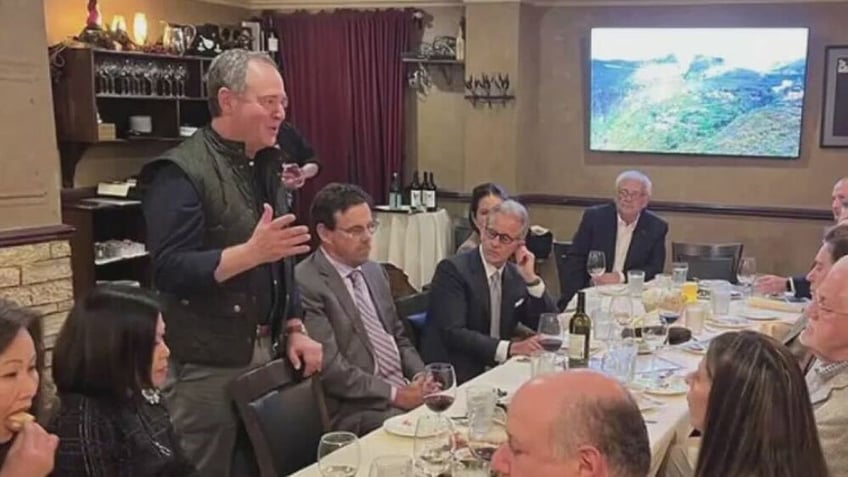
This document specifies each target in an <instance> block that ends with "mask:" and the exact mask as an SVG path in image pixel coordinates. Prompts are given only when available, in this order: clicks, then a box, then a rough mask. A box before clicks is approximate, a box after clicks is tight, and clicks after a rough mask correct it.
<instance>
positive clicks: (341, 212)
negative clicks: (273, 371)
mask: <svg viewBox="0 0 848 477" xmlns="http://www.w3.org/2000/svg"><path fill="white" fill-rule="evenodd" d="M371 202H372V201H371V197H369V196H368V194H366V193H365V192H364V191H363V190H362V189H360V188H359V187H357V186H355V185H351V184H329V185H327V186H326V187H324V188H323V189H321V191H319V192H318V194H317V195H316V196H315V199H314V200H313V202H312V206H311V211H310V215H311V219H312V225H313V227H314V230H315V232H317V234H318V237H319V238H320V239H321V246H320V247H319V248H318V250H316V251H315V252H314V253H312V255H310V256H309V257H308V258H306V259H305V260H304V261H303V262H301V263H300V264H298V266H297V268H296V269H295V276H296V279H297V283H298V285H299V286H300V287H301V288H300V293H301V300H302V302H303V311H304V322H305V324H306V329H307V330H308V332H309V335H310V337H312V338H313V339H315V340H317V341H318V342H319V343H321V344H322V345H323V346H324V363H323V366H322V369H323V372H322V375H321V382H322V384H323V386H324V391H325V393H326V394H327V407H328V410H329V412H330V418H331V424H332V427H333V428H334V429H336V430H347V431H351V432H354V433H356V434H359V435H362V434H365V433H368V432H370V431H372V430H373V429H376V428H377V427H379V426H380V425H382V423H383V421H384V420H385V419H386V418H387V417H390V416H393V415H396V414H401V413H403V412H404V411H406V410H409V409H413V408H415V407H418V406H420V405H421V403H422V397H423V394H422V391H423V390H422V383H421V381H420V380H415V382H413V383H409V381H407V378H410V379H412V378H413V377H414V376H415V374H417V373H418V372H419V371H422V370H423V369H424V363H423V362H422V361H421V358H420V357H419V356H418V352H417V351H415V347H414V346H413V345H412V343H411V342H410V340H409V339H408V338H407V337H406V336H405V335H404V329H403V325H402V324H401V322H400V319H399V318H398V316H397V310H396V309H395V305H394V301H393V300H392V295H391V290H390V288H389V280H388V276H387V275H386V273H385V272H384V271H383V268H382V267H381V266H380V265H379V264H377V263H375V262H372V261H369V259H368V256H369V254H370V252H371V238H372V236H373V234H374V231H375V230H376V228H377V225H378V223H377V221H375V220H374V218H373V216H372V215H371Z"/></svg>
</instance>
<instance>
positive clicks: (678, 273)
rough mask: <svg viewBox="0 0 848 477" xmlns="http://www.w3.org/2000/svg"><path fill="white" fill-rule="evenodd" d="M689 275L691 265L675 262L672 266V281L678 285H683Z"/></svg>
mask: <svg viewBox="0 0 848 477" xmlns="http://www.w3.org/2000/svg"><path fill="white" fill-rule="evenodd" d="M687 275H689V264H688V263H687V262H674V263H672V264H671V281H672V282H673V283H674V284H675V285H677V286H680V285H683V284H684V283H685V282H686V277H687Z"/></svg>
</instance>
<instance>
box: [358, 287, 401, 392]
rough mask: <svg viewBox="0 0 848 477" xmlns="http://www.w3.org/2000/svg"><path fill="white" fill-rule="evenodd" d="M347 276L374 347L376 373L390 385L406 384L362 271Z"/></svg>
mask: <svg viewBox="0 0 848 477" xmlns="http://www.w3.org/2000/svg"><path fill="white" fill-rule="evenodd" d="M348 278H350V281H351V283H353V291H354V296H353V300H354V302H356V308H357V309H358V310H359V316H360V318H362V324H363V325H365V330H366V331H367V332H368V339H369V340H370V341H371V345H372V346H373V347H374V356H375V358H376V359H377V375H378V376H380V377H381V378H383V380H385V381H386V382H387V383H389V384H391V385H392V386H396V387H404V386H406V382H405V381H404V379H403V371H402V370H401V367H400V355H399V354H398V350H397V346H396V345H395V342H394V338H393V337H392V336H391V335H389V333H387V332H386V329H385V328H384V327H383V323H382V322H381V321H380V317H379V316H378V315H377V309H376V308H375V307H374V301H373V300H372V299H371V294H370V293H368V285H367V284H366V283H365V278H364V277H363V275H362V271H360V270H354V271H352V272H350V275H348Z"/></svg>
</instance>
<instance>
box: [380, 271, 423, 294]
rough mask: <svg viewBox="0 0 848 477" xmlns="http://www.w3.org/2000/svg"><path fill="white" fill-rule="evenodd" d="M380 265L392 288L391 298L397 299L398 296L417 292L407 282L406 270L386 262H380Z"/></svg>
mask: <svg viewBox="0 0 848 477" xmlns="http://www.w3.org/2000/svg"><path fill="white" fill-rule="evenodd" d="M381 265H382V266H383V270H385V271H386V273H387V274H388V275H389V287H390V288H391V290H392V299H393V300H395V301H397V299H398V298H402V297H405V296H408V295H414V294H416V293H418V291H417V290H415V287H413V286H412V285H411V284H410V283H409V276H408V275H407V274H406V272H404V271H403V270H401V269H400V268H398V267H396V266H394V265H392V264H391V263H388V262H384V263H381Z"/></svg>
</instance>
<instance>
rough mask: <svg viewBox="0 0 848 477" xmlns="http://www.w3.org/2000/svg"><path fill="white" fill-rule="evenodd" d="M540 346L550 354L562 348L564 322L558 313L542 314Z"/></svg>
mask: <svg viewBox="0 0 848 477" xmlns="http://www.w3.org/2000/svg"><path fill="white" fill-rule="evenodd" d="M537 331H538V332H539V344H541V345H542V349H544V350H545V351H547V352H549V353H556V352H557V351H559V349H560V348H562V322H561V321H560V319H559V315H557V314H556V313H542V315H541V316H540V317H539V329H538V330H537Z"/></svg>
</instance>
